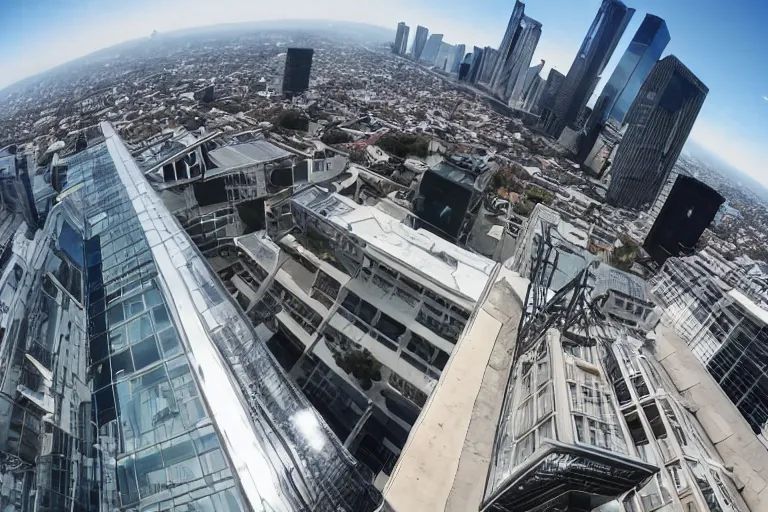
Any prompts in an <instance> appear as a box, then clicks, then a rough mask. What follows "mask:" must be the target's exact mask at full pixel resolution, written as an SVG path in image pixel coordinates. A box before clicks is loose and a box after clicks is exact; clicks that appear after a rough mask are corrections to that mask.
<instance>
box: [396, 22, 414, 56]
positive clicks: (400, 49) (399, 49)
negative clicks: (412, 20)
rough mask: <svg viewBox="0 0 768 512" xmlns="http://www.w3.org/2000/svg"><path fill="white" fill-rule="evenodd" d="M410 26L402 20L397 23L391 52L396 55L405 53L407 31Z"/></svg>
mask: <svg viewBox="0 0 768 512" xmlns="http://www.w3.org/2000/svg"><path fill="white" fill-rule="evenodd" d="M410 30H411V29H410V27H409V26H408V25H406V24H405V23H404V22H402V21H401V22H400V23H398V24H397V32H396V33H395V44H394V45H393V46H392V53H396V54H398V55H405V49H406V47H407V46H408V33H409V32H410Z"/></svg>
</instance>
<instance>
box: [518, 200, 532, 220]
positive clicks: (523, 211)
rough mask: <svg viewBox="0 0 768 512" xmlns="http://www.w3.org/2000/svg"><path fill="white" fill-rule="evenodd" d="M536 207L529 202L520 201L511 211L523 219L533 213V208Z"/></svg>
mask: <svg viewBox="0 0 768 512" xmlns="http://www.w3.org/2000/svg"><path fill="white" fill-rule="evenodd" d="M534 206H536V205H535V204H533V203H532V202H530V201H526V200H522V201H519V202H517V203H515V205H514V206H513V207H512V211H514V212H515V213H516V214H518V215H522V216H523V217H528V216H529V215H530V214H531V212H532V211H533V207H534Z"/></svg>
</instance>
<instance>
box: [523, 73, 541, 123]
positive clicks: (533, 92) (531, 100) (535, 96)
mask: <svg viewBox="0 0 768 512" xmlns="http://www.w3.org/2000/svg"><path fill="white" fill-rule="evenodd" d="M546 83H547V81H546V80H544V79H543V78H542V77H541V76H540V75H536V76H535V77H534V78H533V82H532V83H531V87H530V88H529V89H528V92H527V93H526V95H525V96H524V97H523V110H525V111H526V112H531V113H532V114H537V113H538V111H539V100H540V99H541V95H542V93H543V92H544V86H545V85H546Z"/></svg>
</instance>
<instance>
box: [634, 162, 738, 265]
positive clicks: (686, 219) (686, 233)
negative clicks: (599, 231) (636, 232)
mask: <svg viewBox="0 0 768 512" xmlns="http://www.w3.org/2000/svg"><path fill="white" fill-rule="evenodd" d="M724 202H725V199H724V198H723V196H721V195H720V193H718V192H717V191H716V190H714V189H713V188H711V187H709V186H708V185H706V184H704V183H702V182H701V181H699V180H697V179H695V178H692V177H690V176H684V175H679V176H678V177H677V180H675V183H674V185H673V186H672V190H671V191H670V193H669V196H668V197H667V200H666V201H665V202H664V206H662V207H661V211H660V212H659V215H658V217H656V221H655V222H654V223H653V227H652V228H651V231H650V232H649V233H648V236H647V237H646V238H645V243H644V244H643V248H644V249H645V250H646V251H647V252H648V254H649V255H650V256H651V258H653V259H654V261H656V262H657V263H658V264H659V265H663V264H664V262H665V261H667V258H669V257H671V256H675V257H677V256H688V255H690V254H693V248H694V246H695V245H696V244H697V243H698V241H699V238H700V237H701V234H702V233H704V230H705V229H707V228H708V227H709V225H710V224H712V221H713V220H714V218H715V215H716V214H717V210H718V209H720V206H721V205H722V204H723V203H724Z"/></svg>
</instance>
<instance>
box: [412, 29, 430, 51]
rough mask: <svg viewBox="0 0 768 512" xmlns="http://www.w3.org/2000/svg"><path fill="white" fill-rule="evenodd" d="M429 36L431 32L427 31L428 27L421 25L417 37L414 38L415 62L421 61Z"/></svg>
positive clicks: (417, 30)
mask: <svg viewBox="0 0 768 512" xmlns="http://www.w3.org/2000/svg"><path fill="white" fill-rule="evenodd" d="M428 35H429V30H427V28H426V27H422V26H421V25H418V26H417V27H416V36H415V37H414V38H413V47H412V48H411V53H412V54H413V58H414V60H419V59H420V58H421V53H422V52H423V51H424V45H426V44H427V36H428Z"/></svg>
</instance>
